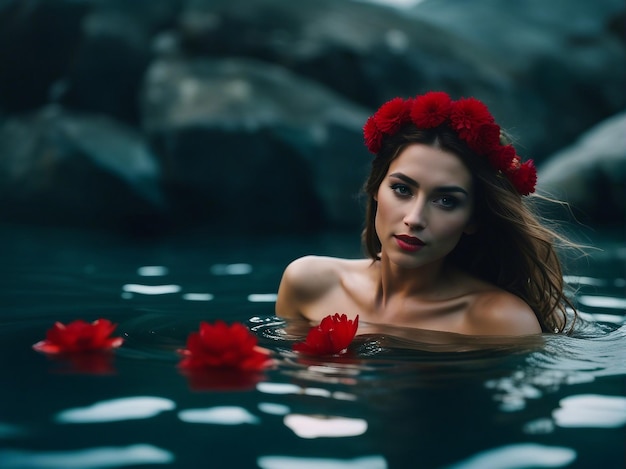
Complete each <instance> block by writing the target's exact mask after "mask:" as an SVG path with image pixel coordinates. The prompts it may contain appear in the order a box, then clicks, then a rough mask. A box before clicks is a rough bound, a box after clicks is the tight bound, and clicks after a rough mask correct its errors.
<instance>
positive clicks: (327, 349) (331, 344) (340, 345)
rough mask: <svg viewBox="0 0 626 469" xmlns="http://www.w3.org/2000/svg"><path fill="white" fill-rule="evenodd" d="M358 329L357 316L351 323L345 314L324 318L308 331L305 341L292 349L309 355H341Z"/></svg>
mask: <svg viewBox="0 0 626 469" xmlns="http://www.w3.org/2000/svg"><path fill="white" fill-rule="evenodd" d="M358 327H359V316H358V315H357V316H356V318H355V319H354V320H353V321H352V320H349V319H348V316H346V315H345V314H342V315H341V316H340V315H339V313H336V314H335V315H334V316H331V315H329V316H326V317H325V318H324V319H322V322H321V323H320V324H319V325H318V326H316V327H312V328H311V329H310V330H309V333H308V335H307V337H306V340H305V341H304V342H298V343H296V344H294V346H293V349H294V350H295V351H296V352H303V353H308V354H311V355H333V354H338V353H343V352H345V350H346V348H347V347H348V345H350V343H351V342H352V340H353V339H354V336H355V334H356V331H357V329H358Z"/></svg>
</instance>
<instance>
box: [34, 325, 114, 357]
mask: <svg viewBox="0 0 626 469" xmlns="http://www.w3.org/2000/svg"><path fill="white" fill-rule="evenodd" d="M116 327H117V324H113V323H111V321H109V320H107V319H97V320H96V321H94V322H92V323H88V322H85V321H83V320H80V319H79V320H77V321H73V322H70V323H69V324H67V325H65V324H62V323H60V322H56V323H54V326H52V328H50V329H49V330H48V332H47V333H46V339H45V340H42V341H40V342H37V343H36V344H34V345H33V348H34V349H35V350H37V351H38V352H44V353H51V354H58V353H75V352H94V351H102V350H111V349H114V348H117V347H119V346H120V345H122V343H123V342H124V339H122V338H121V337H109V336H110V335H111V333H112V332H113V331H114V330H115V328H116Z"/></svg>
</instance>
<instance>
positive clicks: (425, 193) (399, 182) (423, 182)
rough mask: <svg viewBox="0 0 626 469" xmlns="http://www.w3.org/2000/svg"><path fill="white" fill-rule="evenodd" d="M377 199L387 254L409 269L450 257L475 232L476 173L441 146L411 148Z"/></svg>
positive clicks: (394, 167) (379, 230) (397, 162)
mask: <svg viewBox="0 0 626 469" xmlns="http://www.w3.org/2000/svg"><path fill="white" fill-rule="evenodd" d="M375 199H376V201H377V202H378V208H377V211H376V218H375V227H376V233H377V235H378V238H379V239H380V242H381V246H382V248H381V250H382V253H383V255H386V256H387V257H388V258H389V259H390V260H391V262H393V263H395V264H397V265H399V266H402V267H404V268H415V267H420V266H424V265H428V264H431V263H433V262H437V261H440V260H442V259H444V258H445V256H447V255H448V254H449V253H450V252H451V251H452V250H453V249H454V248H455V247H456V245H457V243H458V242H459V240H460V238H461V236H462V235H463V233H464V232H465V233H471V232H473V231H474V226H473V224H472V212H473V208H474V190H473V184H472V175H471V174H470V172H469V170H468V169H467V168H466V167H465V165H464V164H463V163H462V162H461V160H460V159H459V158H458V157H457V156H456V155H455V154H453V153H449V152H447V151H444V150H441V149H439V148H434V147H431V146H428V145H424V144H419V143H415V144H411V145H409V146H408V147H406V148H405V149H404V150H403V151H402V153H400V155H398V157H397V158H396V159H395V160H394V161H392V163H391V165H390V166H389V170H388V171H387V174H386V176H385V178H384V179H383V181H382V183H381V184H380V186H379V188H378V192H377V194H376V198H375Z"/></svg>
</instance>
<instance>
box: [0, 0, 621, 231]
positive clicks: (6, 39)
mask: <svg viewBox="0 0 626 469" xmlns="http://www.w3.org/2000/svg"><path fill="white" fill-rule="evenodd" d="M625 12H626V5H624V3H623V1H622V0H596V1H595V2H576V3H572V2H571V0H551V1H549V2H545V1H543V0H519V1H516V2H510V1H508V0H473V1H472V2H467V1H465V0H425V1H423V2H421V3H420V4H418V5H417V6H416V7H414V8H413V9H410V10H399V9H395V8H391V7H387V6H383V5H376V4H369V3H367V2H359V1H353V0H298V1H293V0H254V1H250V0H133V1H128V0H5V1H1V0H0V121H4V123H1V122H0V125H1V134H0V135H1V136H2V141H0V149H1V150H2V152H3V153H2V155H3V157H2V161H0V175H1V179H0V182H2V183H3V185H2V186H1V187H0V195H1V197H0V203H2V204H3V205H2V206H0V214H1V215H2V217H3V218H10V219H14V220H28V221H32V222H36V221H37V220H38V219H40V221H41V222H46V223H53V222H58V223H72V224H90V225H100V226H107V227H109V226H121V225H125V224H127V223H130V224H131V225H133V224H134V225H137V226H142V225H144V226H146V227H150V226H153V227H155V229H156V227H157V226H159V225H160V224H161V223H162V222H163V221H164V220H165V221H167V222H171V223H173V224H174V225H176V226H183V225H198V224H204V225H207V226H209V227H210V228H211V229H221V228H224V229H237V230H245V229H248V228H249V227H251V226H253V227H254V231H255V232H256V231H259V230H268V231H276V230H280V231H292V230H310V229H317V228H320V229H325V228H343V227H346V228H350V229H353V228H355V227H360V226H361V223H362V212H363V211H362V208H363V207H362V206H361V204H360V202H359V200H358V194H359V193H360V188H361V184H362V183H363V180H364V178H365V176H366V174H367V170H368V166H369V162H370V156H369V155H368V154H367V152H366V150H365V148H364V146H363V142H362V136H361V127H362V125H363V124H364V122H365V119H366V118H367V116H368V115H369V114H370V113H371V112H372V111H373V110H374V109H375V108H377V107H378V106H379V105H380V104H382V102H384V101H386V100H388V99H390V98H392V97H394V96H405V97H406V96H411V95H415V94H417V93H422V92H425V91H427V90H430V89H440V90H444V91H447V92H449V93H450V94H451V95H453V96H454V97H461V96H468V95H474V96H477V97H479V98H480V99H482V100H483V101H484V102H485V103H486V104H487V105H488V106H489V107H490V108H491V110H492V111H493V114H494V115H495V117H496V119H497V120H498V122H499V123H500V124H501V125H502V126H503V127H504V128H505V129H506V130H507V131H508V132H509V133H511V134H512V136H513V137H514V139H515V140H517V141H518V142H519V143H518V144H517V148H518V151H519V152H520V153H521V154H522V155H523V156H524V157H527V158H533V159H535V161H536V162H537V163H539V164H540V165H541V164H542V163H544V162H546V160H547V159H548V158H549V157H550V158H551V155H552V154H553V153H554V152H555V151H557V150H559V149H561V148H563V147H565V146H567V145H569V144H570V143H571V142H573V141H575V140H576V139H577V138H578V137H579V136H580V135H581V134H582V133H583V132H585V131H587V130H588V129H589V128H591V127H592V126H593V125H595V124H597V123H598V122H601V121H602V120H603V119H606V118H608V117H610V116H613V115H615V114H617V113H619V112H621V111H622V110H623V109H624V108H626V92H625V89H624V86H623V84H624V83H625V82H626V40H625V38H624V31H623V22H624V19H625V18H626V16H625ZM50 104H56V105H60V107H59V108H50V107H47V108H46V106H49V105H50ZM54 109H56V110H54ZM58 109H65V110H66V111H59V110H58ZM26 112H30V113H31V114H30V115H27V114H26ZM120 123H123V124H120ZM70 129H74V130H76V129H78V130H77V131H76V132H77V133H76V132H74V130H72V131H70ZM72 132H74V133H72ZM19 135H21V136H23V137H21V138H20V137H18V136H19ZM116 139H119V142H115V141H114V140H116ZM145 142H147V144H148V145H149V146H148V147H147V146H146V143H145ZM97 145H102V149H100V148H98V147H97ZM619 147H620V148H622V147H623V145H620V146H619ZM138 149H140V150H138ZM153 153H154V155H155V156H154V157H153V156H152V154H153ZM138 154H142V155H144V156H143V157H138V156H137V155H138ZM111 155H113V156H111ZM137 158H139V159H137ZM153 158H158V159H156V160H155V159H153ZM140 160H141V161H144V162H147V161H150V163H149V164H148V163H146V165H147V166H146V168H147V167H150V168H152V169H151V170H145V172H143V173H142V172H141V171H139V172H137V171H138V170H137V166H136V165H137V164H139V163H138V162H139V161H140ZM577 161H578V159H577ZM611 161H612V160H611ZM141 164H143V163H141ZM602 164H603V165H604V164H605V163H602ZM606 164H609V163H608V162H607V163H606ZM611 164H612V163H611ZM46 165H50V166H49V167H48V166H46ZM127 165H128V166H127ZM161 168H162V173H161V172H160V171H161ZM546 168H548V166H546ZM602 168H604V166H602ZM546 171H548V170H547V169H546ZM606 171H607V170H606V169H600V166H594V169H593V171H592V170H589V174H588V178H587V179H586V180H585V181H582V182H577V183H566V182H565V181H561V180H560V179H559V180H558V183H557V181H556V179H554V181H555V187H559V186H558V184H561V182H562V183H563V184H564V185H567V184H569V186H568V187H569V189H568V194H567V196H569V197H573V196H572V195H571V194H573V193H574V192H575V193H576V194H575V200H576V203H577V204H580V207H581V208H580V210H582V211H584V212H585V213H588V214H589V218H590V219H593V220H598V222H599V223H609V221H610V219H611V217H614V214H612V213H611V212H612V209H611V208H604V209H602V208H599V207H597V206H595V205H594V204H596V201H597V198H596V196H595V195H594V194H591V195H589V194H587V196H586V197H587V199H585V194H584V193H582V192H581V193H579V192H580V191H579V189H580V188H581V187H585V188H586V189H587V190H590V191H596V192H598V191H606V192H607V194H608V195H605V196H606V197H609V200H611V204H619V201H620V200H622V199H619V197H618V198H617V199H615V196H614V194H615V193H616V192H615V191H619V189H620V186H619V185H618V186H615V188H613V186H611V184H609V179H605V178H610V177H613V175H614V174H615V173H614V172H609V173H606ZM559 173H560V171H559ZM82 174H84V175H86V176H87V177H88V182H85V181H87V179H86V180H85V181H83V180H82V179H81V177H80V176H79V175H82ZM140 174H141V175H140ZM549 174H550V173H548V176H549ZM591 174H596V176H595V177H597V180H596V182H591V179H590V178H591ZM622 174H623V173H622ZM132 175H134V176H132ZM99 177H101V178H102V180H98V178H99ZM161 177H162V180H161ZM550 177H551V176H550ZM81 181H82V182H81ZM598 181H600V182H598ZM610 181H613V180H612V179H610ZM540 182H541V179H540ZM161 183H162V185H160V184H161ZM81 184H82V185H81ZM575 184H578V186H577V187H578V189H576V190H574V189H572V188H571V186H572V185H575ZM598 184H599V186H598V187H596V185H598ZM600 186H601V187H600ZM622 187H623V186H622ZM55 191H56V192H55ZM57 192H58V193H57ZM603 193H604V192H603ZM99 194H104V195H103V196H102V197H100V196H99ZM585 200H593V201H594V202H593V204H591V206H592V207H593V208H589V207H588V206H586V205H585ZM121 201H123V203H122V202H121ZM5 202H6V203H5ZM603 210H604V211H603ZM98 214H99V215H98ZM38 217H39V218H38ZM143 220H147V221H145V222H144V221H143Z"/></svg>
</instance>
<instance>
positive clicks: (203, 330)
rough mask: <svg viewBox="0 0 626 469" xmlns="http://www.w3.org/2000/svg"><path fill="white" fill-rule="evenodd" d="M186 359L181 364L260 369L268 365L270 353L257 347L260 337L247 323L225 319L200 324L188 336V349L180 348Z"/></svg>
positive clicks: (184, 365)
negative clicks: (229, 324) (258, 337)
mask: <svg viewBox="0 0 626 469" xmlns="http://www.w3.org/2000/svg"><path fill="white" fill-rule="evenodd" d="M180 353H181V354H182V355H183V359H182V360H181V362H180V363H179V367H181V368H184V369H198V368H212V367H222V368H234V369H239V370H246V371H247V370H261V369H263V368H265V367H266V366H267V365H268V364H269V358H268V355H269V352H268V351H267V350H265V349H262V348H261V347H258V346H257V338H256V336H254V335H253V334H252V333H251V332H250V331H249V330H248V328H247V327H246V326H244V325H243V324H241V323H233V324H232V325H231V326H228V325H227V324H226V323H225V322H224V321H220V320H218V321H215V323H214V324H209V323H207V322H201V323H200V331H199V332H192V333H191V334H189V337H188V338H187V348H186V349H184V350H181V351H180Z"/></svg>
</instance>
